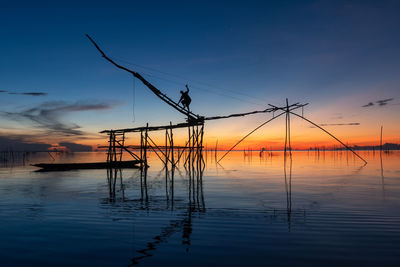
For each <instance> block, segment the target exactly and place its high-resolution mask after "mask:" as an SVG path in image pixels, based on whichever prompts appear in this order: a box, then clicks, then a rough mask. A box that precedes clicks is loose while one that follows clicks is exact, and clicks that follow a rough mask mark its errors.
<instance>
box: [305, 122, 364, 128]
mask: <svg viewBox="0 0 400 267" xmlns="http://www.w3.org/2000/svg"><path fill="white" fill-rule="evenodd" d="M318 125H319V126H357V125H360V123H359V122H349V123H321V124H318ZM310 128H316V127H315V126H310Z"/></svg>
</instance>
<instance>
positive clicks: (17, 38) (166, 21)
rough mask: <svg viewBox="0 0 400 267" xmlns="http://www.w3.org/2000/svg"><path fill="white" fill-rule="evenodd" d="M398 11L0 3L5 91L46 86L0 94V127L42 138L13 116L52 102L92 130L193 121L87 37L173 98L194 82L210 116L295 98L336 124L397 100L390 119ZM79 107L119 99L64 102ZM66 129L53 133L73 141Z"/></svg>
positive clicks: (340, 5) (390, 6)
mask: <svg viewBox="0 0 400 267" xmlns="http://www.w3.org/2000/svg"><path fill="white" fill-rule="evenodd" d="M58 5H59V6H58ZM399 11H400V3H399V2H398V1H112V2H110V1H103V2H102V1H95V2H94V1H93V2H91V1H86V2H84V3H80V2H76V3H74V2H73V1H72V2H71V1H68V2H66V3H62V2H58V1H57V3H53V2H50V1H49V2H40V1H39V2H35V3H31V2H26V3H24V2H23V1H19V2H10V3H4V2H2V4H0V23H1V25H2V27H1V28H0V34H1V36H2V38H1V43H0V57H1V62H0V73H1V75H0V90H3V91H7V92H14V93H15V92H16V93H23V92H45V93H47V95H44V96H31V95H22V94H8V93H7V92H3V93H0V96H1V98H0V104H1V112H3V113H2V114H3V116H1V118H0V123H1V124H2V126H3V132H2V135H7V133H15V132H16V131H17V132H18V133H19V134H23V133H24V131H26V132H27V134H28V133H32V132H34V133H35V134H37V135H40V134H41V133H42V132H43V131H46V129H45V128H46V127H47V126H48V124H46V125H45V126H46V127H44V128H43V123H42V124H39V125H38V122H37V121H32V120H29V119H27V117H26V116H25V117H23V118H21V119H20V120H16V119H15V116H14V117H12V118H10V116H4V112H8V113H10V112H13V113H18V112H20V113H21V112H23V111H26V110H28V109H30V108H34V107H38V106H41V107H43V106H45V104H43V103H49V102H50V103H53V102H54V101H57V102H58V103H59V105H61V106H63V107H64V112H62V113H59V114H57V116H55V117H54V118H52V119H54V120H55V121H56V120H60V121H63V122H65V123H66V124H67V125H69V126H71V125H75V126H78V125H79V126H81V128H79V129H80V130H81V131H83V132H85V133H88V134H90V133H96V132H98V131H99V130H102V129H107V128H118V127H131V126H139V125H143V124H144V123H145V122H147V121H148V122H150V123H151V124H159V123H168V122H169V121H170V120H172V121H174V122H179V121H182V120H183V118H182V117H181V116H180V114H179V113H177V112H176V111H174V110H172V109H171V108H170V107H168V106H167V105H165V104H164V103H162V102H161V101H160V100H159V99H157V98H156V97H155V96H154V95H152V94H151V92H149V91H148V90H147V89H146V88H145V87H144V86H143V85H141V84H140V82H139V81H136V82H134V80H133V78H132V77H131V76H130V75H128V74H127V73H124V72H123V71H120V70H118V69H116V68H115V67H113V66H112V65H111V64H109V63H108V62H106V61H105V60H104V59H102V58H101V57H100V55H99V53H98V52H97V51H96V50H95V49H94V47H93V46H92V45H91V44H90V42H89V41H88V40H87V39H86V37H85V34H86V33H88V34H90V35H91V36H92V37H93V38H94V39H95V40H96V41H97V42H98V43H99V45H100V46H101V47H102V49H103V50H104V51H105V52H106V53H107V54H108V55H109V56H110V57H112V58H113V59H115V60H116V61H118V62H119V63H121V64H122V65H126V66H127V67H129V68H132V69H134V70H137V71H138V72H140V73H142V74H144V76H145V77H146V78H148V79H149V80H150V81H151V82H153V83H154V84H155V85H156V86H157V87H159V89H161V90H162V91H164V92H165V93H167V94H168V95H169V96H170V97H171V98H174V99H179V90H181V89H183V88H184V85H185V84H186V83H188V84H189V86H191V88H192V90H191V95H192V99H193V101H192V109H193V110H194V112H195V113H199V114H202V115H218V114H227V113H232V112H240V111H247V110H254V109H262V108H263V107H264V106H266V105H267V104H268V103H273V104H280V103H283V102H284V98H285V97H288V98H289V99H291V100H292V101H294V102H298V101H299V102H310V103H311V105H310V107H309V114H310V115H311V116H312V115H313V116H314V117H315V119H317V120H319V121H318V122H320V123H329V122H332V121H330V118H332V117H334V114H335V113H340V112H343V113H344V112H346V114H351V116H356V119H359V120H362V119H363V118H364V119H365V116H366V115H365V114H364V113H365V108H362V107H361V106H362V105H364V104H366V103H369V102H371V101H372V102H374V101H377V100H381V99H388V98H393V100H391V101H390V104H389V105H388V106H385V107H384V108H385V109H383V108H381V109H378V108H376V107H373V108H376V111H377V112H378V113H379V112H380V113H379V114H380V116H383V117H390V118H392V117H395V114H398V111H399V108H398V107H399V105H398V103H399V97H400V93H399V91H400V90H399V75H398V73H399V70H400V51H399V48H398V47H399V41H400V34H398V33H399V29H400V19H399V16H398V14H399ZM134 92H135V97H134V96H133V94H134ZM61 102H62V103H61ZM77 103H78V104H81V105H84V106H85V107H87V105H97V104H98V105H100V106H101V105H102V104H104V103H107V104H108V105H109V107H108V108H99V109H96V108H95V107H94V108H88V109H87V108H83V109H76V110H74V109H73V108H72V109H70V108H67V109H65V106H66V105H72V106H74V105H77ZM327 107H329V108H327ZM133 109H134V110H135V112H134V115H135V116H134V117H133ZM363 114H364V115H363ZM357 116H359V117H357ZM342 117H345V116H342ZM263 119H264V118H257V117H256V118H251V119H249V120H247V121H244V122H243V123H244V124H246V125H247V124H249V125H253V123H256V122H257V121H262V120H263ZM343 119H344V120H346V119H347V118H346V117H345V118H343ZM349 119H350V120H351V119H352V117H350V118H348V120H349ZM348 120H347V121H348ZM392 120H393V118H392ZM16 121H17V122H16ZM391 122H392V121H391ZM224 123H227V124H228V123H229V122H224ZM377 123H378V122H377ZM388 123H389V121H388ZM38 126H39V128H38ZM254 126H256V125H255V124H254ZM40 127H41V128H40ZM213 127H214V126H211V129H212V130H215V131H217V129H216V128H215V129H214V128H213ZM215 127H216V126H215ZM249 127H250V126H249ZM250 128H251V127H250ZM393 131H394V130H393ZM64 134H65V133H52V136H54V138H56V139H57V140H58V139H59V140H61V139H63V140H64V139H68V140H70V139H71V138H72V139H73V137H71V136H68V137H66V136H63V135H64ZM214 135H215V134H214ZM82 136H83V135H82ZM84 136H86V135H84ZM60 138H61V139H60ZM61 141H62V140H61Z"/></svg>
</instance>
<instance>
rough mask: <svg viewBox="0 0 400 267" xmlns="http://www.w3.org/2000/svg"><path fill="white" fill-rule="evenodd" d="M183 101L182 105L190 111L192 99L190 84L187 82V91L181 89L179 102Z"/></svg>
mask: <svg viewBox="0 0 400 267" xmlns="http://www.w3.org/2000/svg"><path fill="white" fill-rule="evenodd" d="M181 102H182V106H183V107H184V108H186V109H187V110H188V111H189V110H190V109H189V105H190V103H191V102H192V99H191V98H190V96H189V86H188V85H187V84H186V91H185V92H184V91H181V98H180V99H179V102H178V104H179V103H181Z"/></svg>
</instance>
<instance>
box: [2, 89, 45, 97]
mask: <svg viewBox="0 0 400 267" xmlns="http://www.w3.org/2000/svg"><path fill="white" fill-rule="evenodd" d="M0 93H8V94H9V95H29V96H45V95H47V93H45V92H11V91H6V90H0Z"/></svg>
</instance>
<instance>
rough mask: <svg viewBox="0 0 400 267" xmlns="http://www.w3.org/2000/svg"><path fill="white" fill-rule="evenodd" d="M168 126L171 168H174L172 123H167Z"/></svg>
mask: <svg viewBox="0 0 400 267" xmlns="http://www.w3.org/2000/svg"><path fill="white" fill-rule="evenodd" d="M169 125H170V126H171V128H170V135H169V138H170V148H171V159H172V160H171V162H172V168H174V167H175V160H174V137H173V133H172V122H169Z"/></svg>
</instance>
